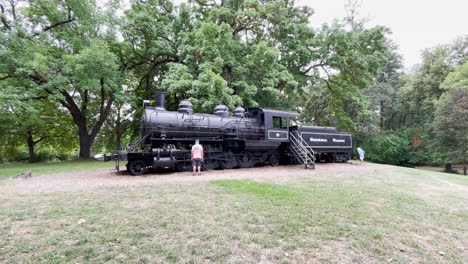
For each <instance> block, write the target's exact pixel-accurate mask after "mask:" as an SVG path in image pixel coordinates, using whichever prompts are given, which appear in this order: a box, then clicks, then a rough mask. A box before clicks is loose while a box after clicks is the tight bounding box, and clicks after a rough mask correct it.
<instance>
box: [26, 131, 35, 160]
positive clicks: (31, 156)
mask: <svg viewBox="0 0 468 264" xmlns="http://www.w3.org/2000/svg"><path fill="white" fill-rule="evenodd" d="M27 141H28V149H29V162H30V163H34V162H36V161H37V158H36V152H35V151H34V146H35V145H36V142H34V140H33V136H32V133H31V132H30V131H28V139H27Z"/></svg>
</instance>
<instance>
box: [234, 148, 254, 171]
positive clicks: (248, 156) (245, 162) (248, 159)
mask: <svg viewBox="0 0 468 264" xmlns="http://www.w3.org/2000/svg"><path fill="white" fill-rule="evenodd" d="M237 163H238V164H239V167H241V168H250V167H252V166H253V156H252V153H250V152H248V151H242V152H241V153H239V154H238V155H237Z"/></svg>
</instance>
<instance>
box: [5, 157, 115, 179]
mask: <svg viewBox="0 0 468 264" xmlns="http://www.w3.org/2000/svg"><path fill="white" fill-rule="evenodd" d="M114 164H115V163H114V162H103V161H99V160H73V161H63V162H40V163H9V164H0V179H1V178H5V177H11V176H15V175H18V174H20V173H23V172H26V171H29V170H31V171H32V173H33V175H40V174H49V173H56V172H65V171H81V170H87V169H98V168H113V167H114Z"/></svg>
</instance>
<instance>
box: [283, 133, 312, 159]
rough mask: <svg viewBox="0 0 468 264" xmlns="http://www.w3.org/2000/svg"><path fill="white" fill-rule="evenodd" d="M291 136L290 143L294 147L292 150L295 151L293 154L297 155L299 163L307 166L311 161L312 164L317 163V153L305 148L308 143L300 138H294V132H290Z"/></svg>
mask: <svg viewBox="0 0 468 264" xmlns="http://www.w3.org/2000/svg"><path fill="white" fill-rule="evenodd" d="M289 134H290V138H291V140H290V143H291V145H292V148H291V149H292V151H293V154H295V156H296V157H297V158H298V159H299V161H300V162H301V163H303V164H304V165H305V166H307V165H308V164H309V160H310V161H311V162H312V163H315V152H314V150H313V149H308V148H307V147H306V146H305V144H307V142H306V141H305V140H304V139H303V138H302V137H299V138H300V140H299V139H298V138H297V137H296V136H294V134H293V133H292V132H290V133H289ZM304 143H305V144H304Z"/></svg>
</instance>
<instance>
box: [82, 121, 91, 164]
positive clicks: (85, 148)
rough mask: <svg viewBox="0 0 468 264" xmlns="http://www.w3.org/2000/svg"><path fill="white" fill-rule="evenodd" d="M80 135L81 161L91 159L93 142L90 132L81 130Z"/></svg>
mask: <svg viewBox="0 0 468 264" xmlns="http://www.w3.org/2000/svg"><path fill="white" fill-rule="evenodd" d="M79 135H80V159H81V158H84V159H86V158H89V157H90V156H91V144H92V143H93V140H92V138H91V137H90V136H89V135H88V131H87V129H86V128H80V129H79Z"/></svg>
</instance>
